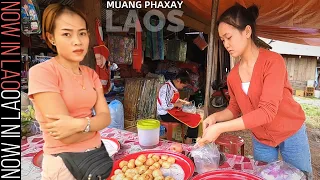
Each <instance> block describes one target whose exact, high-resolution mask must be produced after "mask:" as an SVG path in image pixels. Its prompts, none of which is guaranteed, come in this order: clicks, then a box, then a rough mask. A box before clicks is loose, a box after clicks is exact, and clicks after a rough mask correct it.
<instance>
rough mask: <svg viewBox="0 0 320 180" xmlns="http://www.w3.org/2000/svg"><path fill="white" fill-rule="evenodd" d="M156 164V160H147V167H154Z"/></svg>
mask: <svg viewBox="0 0 320 180" xmlns="http://www.w3.org/2000/svg"><path fill="white" fill-rule="evenodd" d="M154 163H155V162H154V160H153V159H152V158H149V159H147V161H146V165H147V166H152V165H153V164H154Z"/></svg>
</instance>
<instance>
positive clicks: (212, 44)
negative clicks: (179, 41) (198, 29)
mask: <svg viewBox="0 0 320 180" xmlns="http://www.w3.org/2000/svg"><path fill="white" fill-rule="evenodd" d="M218 7H219V0H212V9H211V27H210V34H209V46H208V53H207V73H206V74H207V77H206V90H205V101H204V106H205V111H204V118H206V117H208V115H209V107H210V89H211V78H213V77H212V74H216V73H215V72H212V68H213V62H214V60H215V59H217V58H218V49H217V47H218V43H217V42H216V33H217V27H216V22H217V14H218ZM214 69H217V68H216V67H214ZM215 71H216V70H215Z"/></svg>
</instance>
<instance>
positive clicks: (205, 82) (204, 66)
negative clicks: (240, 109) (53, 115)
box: [22, 0, 320, 174]
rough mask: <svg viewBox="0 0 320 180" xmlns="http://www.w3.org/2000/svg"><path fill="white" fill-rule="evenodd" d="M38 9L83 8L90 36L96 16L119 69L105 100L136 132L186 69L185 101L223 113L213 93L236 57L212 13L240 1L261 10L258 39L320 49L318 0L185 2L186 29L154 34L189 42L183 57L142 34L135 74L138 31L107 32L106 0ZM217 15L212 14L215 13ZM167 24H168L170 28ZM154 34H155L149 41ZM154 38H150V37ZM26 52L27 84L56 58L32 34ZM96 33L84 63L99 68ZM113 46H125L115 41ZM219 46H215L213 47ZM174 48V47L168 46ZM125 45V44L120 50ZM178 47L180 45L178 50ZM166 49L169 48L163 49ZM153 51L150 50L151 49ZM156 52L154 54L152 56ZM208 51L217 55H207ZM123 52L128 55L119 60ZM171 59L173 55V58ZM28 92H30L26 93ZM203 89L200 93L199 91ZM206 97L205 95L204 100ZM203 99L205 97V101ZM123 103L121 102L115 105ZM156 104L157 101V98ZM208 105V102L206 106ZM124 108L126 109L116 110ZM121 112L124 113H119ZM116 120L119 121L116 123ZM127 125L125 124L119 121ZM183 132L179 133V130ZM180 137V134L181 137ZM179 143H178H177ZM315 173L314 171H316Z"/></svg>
mask: <svg viewBox="0 0 320 180" xmlns="http://www.w3.org/2000/svg"><path fill="white" fill-rule="evenodd" d="M34 2H37V4H38V5H39V9H40V14H41V12H42V11H43V9H44V8H45V7H46V6H47V5H48V4H50V3H54V2H62V3H64V4H69V5H72V6H75V7H77V8H79V9H80V10H82V11H83V12H84V13H85V14H86V15H87V18H88V20H89V22H91V23H90V24H89V29H90V31H91V32H94V31H95V24H94V22H95V20H96V19H97V18H98V19H100V20H101V22H102V27H103V31H104V41H105V43H106V45H107V46H108V48H109V49H110V50H111V52H112V54H111V56H110V57H111V59H113V60H114V61H115V62H116V63H117V64H118V66H119V69H118V70H117V71H114V72H113V73H114V76H113V80H112V81H113V89H112V91H111V92H110V93H108V94H106V99H107V100H108V101H109V103H110V104H112V103H116V106H110V107H111V108H114V109H113V110H114V114H113V115H114V116H119V115H120V116H122V117H123V118H122V119H121V118H120V119H121V120H119V121H120V124H121V123H122V126H121V125H120V126H119V127H120V129H124V128H126V129H130V130H131V131H134V130H135V124H136V121H137V120H138V119H143V118H156V115H155V106H154V105H155V104H154V102H155V101H152V100H151V101H148V103H147V105H145V104H146V103H145V102H147V100H150V97H153V95H154V94H155V93H156V92H157V89H158V88H159V86H160V85H161V83H163V82H164V80H165V79H168V78H170V77H172V76H173V75H174V73H175V72H177V71H178V70H179V69H182V68H187V69H189V70H190V71H192V72H193V73H194V74H193V82H195V83H194V84H193V87H189V88H188V89H185V91H183V92H182V94H183V95H184V96H185V97H190V98H191V99H193V100H195V101H197V103H199V104H200V103H201V104H202V105H204V104H205V105H206V106H205V109H206V108H208V109H206V110H207V112H208V111H209V112H210V113H211V112H214V111H217V110H219V109H213V108H210V105H209V104H208V101H209V98H210V97H209V96H208V95H209V94H211V93H212V89H211V83H212V82H213V81H214V80H219V81H221V80H222V79H223V78H224V77H225V76H226V73H225V69H226V68H227V71H229V70H230V68H232V65H231V64H232V58H230V56H229V55H228V54H227V53H226V51H225V50H224V48H223V46H222V45H221V43H220V42H218V41H217V39H215V38H214V33H213V31H214V30H215V27H214V26H211V25H212V23H211V22H212V19H215V18H212V17H213V16H212V14H213V13H211V12H217V16H219V15H220V14H221V12H223V11H224V10H225V9H227V8H228V7H230V6H231V5H233V4H234V3H235V2H238V3H240V4H242V5H244V6H250V5H251V4H252V3H255V4H257V5H258V7H261V8H260V16H259V18H258V22H257V23H258V32H257V33H258V35H259V36H261V37H265V38H270V39H275V40H283V41H287V42H294V43H300V44H308V45H317V46H319V45H320V22H319V21H320V17H319V16H320V15H319V13H317V10H318V9H320V7H319V6H320V3H319V2H318V1H317V0H312V1H308V2H307V3H305V1H295V2H292V1H287V0H286V1H271V2H270V1H268V2H267V1H249V0H242V1H240V0H239V1H227V0H220V1H219V3H218V6H216V8H217V11H215V10H214V9H211V7H212V4H213V2H217V1H211V0H203V1H194V0H185V1H184V4H183V11H184V15H183V16H182V17H181V19H182V20H183V21H184V25H185V28H184V30H183V31H182V32H181V33H178V34H175V33H172V32H169V31H166V30H164V31H163V32H162V33H163V34H156V37H160V38H161V41H160V42H162V43H163V47H167V45H168V42H170V41H168V40H175V39H178V40H179V45H178V46H180V45H184V44H186V46H187V48H186V49H182V50H180V49H175V50H177V51H178V50H179V51H181V52H182V53H183V54H184V58H182V59H179V58H173V59H172V58H171V59H170V58H167V57H166V56H164V58H160V57H157V56H155V54H156V55H159V54H161V53H164V54H165V53H170V52H168V51H164V52H161V53H159V52H156V53H155V54H154V53H153V52H154V50H156V49H157V48H154V47H150V46H148V45H147V44H148V43H147V42H150V41H152V40H153V39H151V40H150V39H149V41H148V38H147V37H148V32H146V34H145V35H144V38H143V40H144V41H143V43H144V44H145V45H144V46H143V50H144V52H145V58H144V62H143V65H142V70H141V72H137V71H135V70H134V69H133V68H132V59H130V55H131V54H132V52H131V51H132V49H133V46H134V45H133V42H134V38H135V33H134V31H133V29H131V30H130V31H129V32H128V33H107V32H106V30H105V18H106V17H107V16H110V14H106V11H105V10H106V8H105V7H106V5H105V1H103V0H102V1H101V0H92V1H85V0H79V1H76V3H75V1H74V0H60V1H59V0H37V1H34ZM113 11H114V13H113V15H111V16H113V19H114V20H113V23H114V25H123V23H124V21H125V18H126V15H127V13H128V10H127V9H113ZM161 11H162V12H164V14H166V13H168V11H167V10H164V9H162V10H161ZM145 13H146V10H143V9H142V10H141V11H139V16H140V18H141V17H143V16H144V14H145ZM213 15H214V14H213ZM166 25H167V24H166ZM192 32H204V35H203V40H205V42H207V43H208V47H206V48H204V49H201V48H199V46H197V45H196V44H195V43H194V41H193V40H194V39H196V38H198V37H199V33H198V34H197V33H196V34H192ZM152 35H154V34H151V37H152ZM149 37H150V35H149ZM23 39H24V40H23V43H22V44H23V46H24V47H25V48H22V50H23V54H24V56H23V57H22V58H23V62H25V66H24V67H25V68H24V69H23V72H25V73H23V75H24V76H23V77H24V83H26V84H25V86H24V87H26V86H27V71H28V69H29V67H30V66H32V65H34V64H36V63H41V62H43V61H45V60H46V59H48V58H50V57H52V56H54V53H53V52H51V51H50V50H49V49H48V48H47V47H46V45H45V43H43V41H42V40H41V39H40V36H39V35H38V34H32V35H29V36H28V37H27V36H23ZM95 39H96V34H95V33H91V42H90V48H89V53H88V55H87V57H86V58H85V60H84V61H83V64H85V65H87V66H90V67H92V68H93V67H95V60H94V54H93V50H92V47H94V46H95V45H96V40H95ZM114 42H123V43H124V44H121V43H114ZM214 42H215V43H214ZM169 44H170V43H169ZM120 45H121V46H120ZM261 45H262V46H263V47H265V48H269V49H270V48H272V47H270V46H269V45H267V44H266V43H264V42H261ZM178 46H177V47H178ZM164 49H166V48H164ZM150 50H151V51H150ZM150 52H152V53H150ZM207 52H214V54H212V53H207ZM119 54H124V55H123V57H124V58H122V55H121V56H119ZM171 57H172V56H171ZM24 90H25V91H26V92H27V89H24ZM198 90H200V91H198ZM205 94H206V96H205ZM204 96H205V97H204ZM114 100H119V101H117V102H116V101H114ZM153 100H155V99H153ZM205 102H206V103H205ZM120 107H122V108H123V111H122V112H121V111H115V110H116V109H118V108H120ZM117 113H120V114H117ZM117 121H118V120H117ZM121 121H123V122H121ZM177 133H179V131H178V132H177ZM177 137H179V136H177ZM178 140H179V139H178ZM315 174H316V173H315Z"/></svg>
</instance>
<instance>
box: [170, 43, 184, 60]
mask: <svg viewBox="0 0 320 180" xmlns="http://www.w3.org/2000/svg"><path fill="white" fill-rule="evenodd" d="M186 58H187V43H186V42H183V41H181V40H177V39H173V40H169V41H168V49H167V59H168V60H172V61H182V62H185V61H186Z"/></svg>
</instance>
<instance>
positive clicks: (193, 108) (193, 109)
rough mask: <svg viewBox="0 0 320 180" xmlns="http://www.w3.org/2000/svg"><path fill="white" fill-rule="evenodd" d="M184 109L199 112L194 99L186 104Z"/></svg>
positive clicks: (184, 110)
mask: <svg viewBox="0 0 320 180" xmlns="http://www.w3.org/2000/svg"><path fill="white" fill-rule="evenodd" d="M182 111H183V112H186V113H191V114H196V113H197V107H196V105H195V102H194V101H192V103H190V104H188V105H187V104H185V105H183V106H182Z"/></svg>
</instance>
